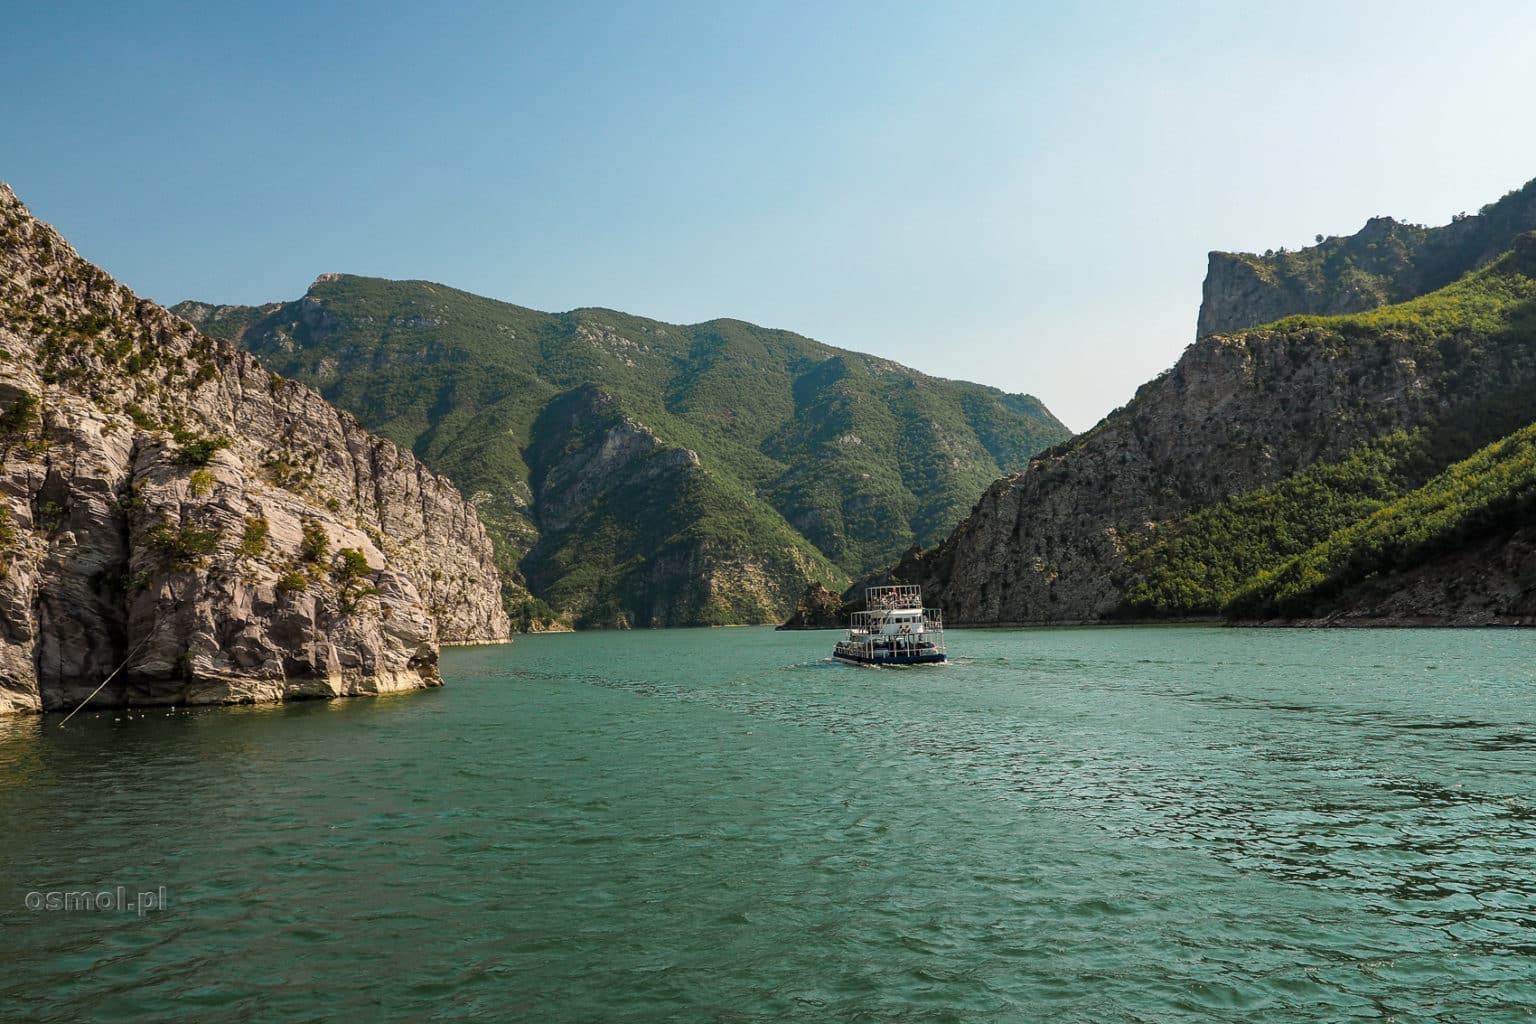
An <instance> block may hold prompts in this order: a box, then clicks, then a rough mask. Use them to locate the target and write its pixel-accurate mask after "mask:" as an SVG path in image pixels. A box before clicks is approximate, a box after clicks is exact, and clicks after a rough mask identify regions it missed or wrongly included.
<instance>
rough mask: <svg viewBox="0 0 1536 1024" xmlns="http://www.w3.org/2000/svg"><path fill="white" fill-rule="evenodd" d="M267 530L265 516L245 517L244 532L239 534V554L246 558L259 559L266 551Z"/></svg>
mask: <svg viewBox="0 0 1536 1024" xmlns="http://www.w3.org/2000/svg"><path fill="white" fill-rule="evenodd" d="M268 530H269V526H268V524H267V517H266V516H246V517H245V530H244V532H242V533H241V534H240V554H241V555H243V556H244V557H246V558H260V557H261V556H262V554H263V553H264V552H265V551H266V550H267V532H268Z"/></svg>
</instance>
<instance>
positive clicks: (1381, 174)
mask: <svg viewBox="0 0 1536 1024" xmlns="http://www.w3.org/2000/svg"><path fill="white" fill-rule="evenodd" d="M7 35H8V37H9V38H8V40H7V45H6V51H7V54H6V61H5V62H4V63H3V64H0V88H3V90H4V95H5V96H6V97H7V100H8V102H7V104H6V107H7V110H6V118H5V122H6V123H5V130H4V132H3V133H0V179H3V180H5V181H8V182H9V183H10V184H11V185H12V186H14V187H15V189H16V190H17V192H18V194H19V195H20V196H21V198H22V199H23V200H24V201H26V202H27V203H28V204H29V205H31V206H32V208H33V210H34V211H35V212H36V213H37V214H38V216H40V217H42V218H44V219H45V220H48V221H51V222H52V223H54V224H55V225H56V226H57V227H58V228H59V229H60V230H61V231H63V233H64V234H65V235H66V236H67V237H68V238H69V239H70V240H71V241H72V242H74V243H75V245H76V247H77V248H78V249H79V250H80V251H81V252H82V253H83V254H84V255H85V256H87V257H88V258H90V259H92V260H94V261H96V262H98V263H100V264H101V265H102V266H103V267H105V268H106V269H107V270H108V271H110V272H111V273H113V274H114V275H116V276H117V277H118V278H119V279H121V280H123V281H124V282H126V283H127V284H129V285H130V286H131V287H133V288H134V289H135V290H137V291H139V292H140V293H141V294H144V295H146V296H148V297H151V298H154V299H157V300H160V301H162V302H166V303H170V302H175V301H177V300H179V299H182V298H200V299H206V300H211V301H223V302H246V303H252V302H261V301H268V300H273V299H288V298H294V297H296V296H298V295H299V294H301V293H302V292H303V290H304V289H305V288H306V287H307V286H308V284H309V282H310V281H311V280H312V279H313V278H314V277H315V276H316V275H317V274H320V273H323V272H326V271H346V272H351V273H359V274H373V275H379V276H386V277H412V278H428V279H432V280H437V281H442V282H445V283H448V284H451V285H455V286H457V287H460V288H466V289H468V290H470V291H474V292H479V293H482V294H486V295H492V296H495V297H497V298H503V299H507V300H509V301H512V302H517V303H520V304H523V305H528V306H533V307H536V308H540V309H548V310H563V309H569V308H572V307H576V306H610V307H615V308H619V309H624V310H627V311H629V312H633V313H638V314H643V315H647V316H653V317H657V318H659V319H663V320H672V321H690V322H691V321H698V320H705V319H709V318H711V317H716V316H731V317H738V318H741V319H744V320H751V321H754V322H757V323H761V324H766V325H770V326H774V327H784V328H788V329H791V330H795V331H799V332H801V333H804V334H809V335H811V336H813V337H816V338H819V339H821V340H823V341H826V342H829V343H831V344H835V345H842V346H845V347H849V348H854V349H860V350H863V351H868V352H874V353H878V354H880V355H884V356H887V357H890V358H893V359H897V360H900V361H902V362H905V363H908V364H910V365H913V366H916V367H918V368H920V369H923V370H926V371H928V372H930V373H936V374H941V375H945V376H953V377H963V378H969V379H974V380H981V381H984V382H986V383H990V384H994V385H996V386H999V387H1003V388H1006V389H1008V390H1010V391H1028V392H1031V393H1033V394H1036V395H1038V396H1039V397H1040V398H1042V399H1044V400H1045V402H1046V403H1047V404H1048V405H1050V406H1051V408H1052V409H1054V410H1055V411H1056V413H1057V414H1058V415H1059V416H1061V417H1062V418H1063V419H1064V420H1065V421H1066V422H1067V424H1068V425H1069V426H1071V427H1073V428H1076V429H1083V428H1086V427H1088V426H1089V425H1091V424H1092V423H1093V422H1094V421H1095V420H1096V419H1097V418H1098V417H1100V416H1101V415H1103V414H1104V413H1106V412H1107V411H1109V410H1110V409H1112V408H1113V407H1115V406H1117V405H1120V404H1122V403H1123V402H1125V401H1126V400H1127V399H1128V398H1129V397H1130V396H1131V394H1132V393H1133V392H1134V390H1135V388H1136V386H1137V385H1138V384H1140V383H1141V382H1142V381H1144V380H1146V379H1147V378H1149V377H1151V376H1153V375H1155V374H1156V373H1158V372H1159V371H1160V370H1162V369H1164V368H1165V367H1167V366H1169V365H1171V364H1172V363H1173V361H1174V360H1175V359H1177V358H1178V355H1179V353H1180V351H1182V349H1183V347H1184V346H1185V345H1186V344H1188V342H1189V341H1191V340H1192V336H1193V333H1194V323H1195V313H1196V310H1197V308H1198V305H1199V300H1200V281H1201V278H1202V277H1203V275H1204V272H1205V254H1206V252H1207V251H1208V250H1210V249H1258V250H1263V249H1265V248H1269V247H1274V246H1280V245H1285V246H1289V247H1293V248H1294V247H1298V246H1301V245H1304V244H1306V243H1308V242H1310V240H1311V239H1312V236H1313V235H1314V234H1315V233H1318V232H1322V233H1325V234H1334V233H1345V232H1350V231H1353V230H1355V229H1356V228H1358V227H1359V226H1360V225H1361V224H1362V223H1363V222H1364V221H1365V219H1366V218H1367V217H1368V216H1371V215H1373V214H1381V213H1390V214H1392V215H1394V216H1397V217H1400V218H1402V219H1406V220H1414V221H1421V222H1426V223H1442V222H1444V221H1446V220H1449V218H1450V216H1451V215H1452V214H1453V213H1456V212H1458V211H1461V210H1475V209H1476V208H1477V207H1478V206H1480V205H1482V204H1483V203H1485V202H1489V201H1491V200H1493V199H1496V198H1498V197H1499V196H1500V195H1502V194H1503V193H1504V192H1506V191H1508V190H1509V189H1511V188H1514V187H1517V186H1519V185H1521V184H1523V183H1524V182H1525V181H1527V180H1529V179H1530V178H1532V177H1536V133H1533V132H1532V131H1531V130H1530V124H1531V109H1532V101H1533V97H1536V58H1533V56H1532V54H1533V53H1536V5H1532V4H1527V3H1478V2H1461V3H1456V4H1447V3H1433V4H1431V3H1421V4H1413V3H1364V2H1361V3H1350V2H1345V0H1333V2H1330V3H1297V2H1291V3H1263V4H1260V3H1253V4H1242V3H1234V2H1232V0H1225V2H1222V3H1178V4H1166V5H1154V4H1151V3H1124V4H1070V5H1068V4H1060V5H1050V6H1046V5H1029V4H1023V3H955V4H938V3H932V4H922V5H919V4H905V3H875V2H866V3H788V2H773V3H756V4H746V3H729V2H714V3H650V4H647V3H592V4H555V3H550V4H509V3H478V4H456V3H441V4H437V5H435V6H433V7H432V8H430V9H426V8H424V6H423V5H418V4H411V5H404V4H383V3H381V4H355V5H341V4H325V3H314V4H311V3H304V4H290V3H265V4H247V5H242V6H240V7H236V6H233V5H222V4H209V3H196V4H193V3H184V4H173V3H152V2H141V3H134V4H122V3H113V4H99V5H98V4H32V5H26V6H25V7H19V8H18V9H17V10H14V11H12V12H10V13H9V14H8V15H7Z"/></svg>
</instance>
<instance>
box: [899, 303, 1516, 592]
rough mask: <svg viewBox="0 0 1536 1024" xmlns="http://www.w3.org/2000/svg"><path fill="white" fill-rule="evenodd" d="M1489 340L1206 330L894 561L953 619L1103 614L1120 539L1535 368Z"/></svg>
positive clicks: (1117, 573) (1119, 561)
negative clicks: (939, 536) (1424, 342)
mask: <svg viewBox="0 0 1536 1024" xmlns="http://www.w3.org/2000/svg"><path fill="white" fill-rule="evenodd" d="M1484 340H1485V339H1479V338H1476V337H1474V336H1465V337H1459V338H1457V339H1456V340H1455V342H1454V343H1452V344H1447V345H1445V346H1442V347H1438V348H1430V349H1427V350H1426V349H1424V348H1413V347H1411V346H1409V345H1407V344H1405V343H1404V342H1403V341H1402V339H1400V338H1398V337H1395V336H1394V335H1392V334H1390V333H1387V334H1377V335H1373V336H1363V337H1358V338H1352V339H1350V340H1349V341H1348V342H1347V343H1345V341H1344V340H1343V339H1342V338H1341V337H1339V336H1338V335H1337V334H1334V333H1330V332H1329V331H1327V330H1326V329H1323V328H1314V327H1309V328H1299V329H1292V330H1287V331H1276V330H1259V331H1249V332H1245V333H1240V334H1233V335H1226V336H1212V337H1206V338H1203V339H1201V340H1200V341H1198V342H1196V343H1195V344H1194V345H1192V346H1190V347H1189V349H1187V350H1186V351H1185V354H1184V356H1183V357H1182V358H1181V359H1180V360H1179V362H1178V363H1177V365H1175V366H1174V368H1173V369H1172V370H1170V371H1169V372H1167V373H1165V374H1163V375H1162V376H1161V377H1159V378H1157V379H1156V380H1154V381H1152V382H1150V383H1148V384H1146V385H1144V386H1143V387H1142V388H1141V389H1140V391H1138V392H1137V394H1136V397H1135V399H1134V400H1133V401H1132V402H1131V403H1130V404H1129V405H1128V406H1127V407H1125V408H1124V409H1121V410H1118V411H1117V412H1115V413H1112V414H1111V415H1110V416H1109V417H1107V418H1106V419H1105V420H1104V421H1103V422H1102V423H1100V424H1099V425H1098V426H1097V427H1095V428H1094V429H1093V430H1091V431H1089V432H1088V433H1087V434H1085V435H1083V436H1081V437H1079V438H1077V439H1075V440H1074V441H1072V442H1069V443H1068V444H1066V445H1063V446H1059V447H1058V448H1055V449H1052V450H1050V451H1048V452H1046V453H1044V454H1043V455H1041V456H1040V457H1039V458H1037V459H1036V460H1035V461H1034V462H1033V463H1031V464H1030V466H1029V467H1028V468H1027V469H1026V470H1025V471H1024V472H1022V473H1016V474H1013V475H1012V476H1008V477H1004V478H1003V479H1001V480H998V481H997V482H996V483H994V484H993V485H992V486H991V487H990V488H988V490H987V491H986V492H985V493H984V494H983V495H982V497H981V500H980V501H979V502H978V503H977V504H976V506H975V507H974V508H973V509H972V511H971V514H970V515H969V516H968V517H967V518H966V519H965V520H964V521H963V522H962V523H961V524H960V526H959V527H958V528H957V529H956V530H955V532H954V533H953V534H952V535H951V537H950V538H949V539H948V540H947V541H946V542H945V543H944V544H943V545H941V546H940V547H939V548H937V549H935V550H933V551H931V552H928V553H926V554H922V555H917V556H911V557H909V558H907V559H906V560H905V561H904V563H903V564H902V565H901V566H899V567H898V570H897V574H898V576H900V577H901V578H903V579H907V580H911V581H914V582H920V583H922V584H923V585H924V586H925V588H926V596H927V597H928V599H929V600H930V601H934V600H936V601H937V602H938V603H939V604H941V605H942V606H943V608H944V609H945V613H946V615H947V616H948V618H949V620H950V621H951V622H954V623H998V622H1081V621H1095V620H1099V619H1102V618H1104V617H1106V616H1112V615H1114V614H1116V613H1117V612H1118V611H1119V610H1120V608H1121V605H1122V601H1123V597H1124V588H1125V586H1126V583H1127V581H1126V580H1125V578H1124V574H1123V569H1124V565H1123V562H1124V557H1125V553H1126V542H1127V540H1128V539H1129V538H1131V537H1133V536H1144V535H1146V534H1147V533H1148V532H1149V531H1153V530H1155V529H1156V528H1157V525H1158V524H1159V523H1161V522H1163V521H1166V520H1169V519H1173V518H1175V517H1178V516H1180V515H1183V514H1185V513H1187V512H1189V511H1191V510H1193V509H1196V508H1200V507H1203V506H1205V505H1209V504H1211V503H1213V502H1215V501H1218V500H1220V499H1222V498H1224V497H1226V496H1228V495H1231V494H1240V493H1243V492H1246V491H1250V490H1252V489H1254V488H1257V487H1260V486H1264V485H1266V484H1270V483H1273V482H1275V481H1277V480H1280V479H1281V478H1283V477H1285V476H1286V475H1288V474H1290V473H1292V472H1294V471H1295V470H1297V469H1299V468H1301V467H1304V466H1307V465H1310V464H1311V463H1313V462H1316V461H1318V460H1321V459H1327V458H1331V457H1336V456H1337V455H1339V454H1340V453H1342V452H1343V451H1345V450H1346V449H1348V448H1349V447H1351V446H1352V445H1354V444H1356V443H1358V442H1360V441H1362V440H1365V439H1367V438H1370V437H1375V436H1379V435H1381V434H1384V433H1388V432H1390V431H1393V430H1397V429H1402V428H1407V427H1412V426H1414V425H1417V424H1420V423H1423V422H1425V421H1426V420H1428V419H1429V418H1431V417H1433V416H1435V415H1438V414H1440V413H1442V412H1444V411H1445V410H1446V409H1447V408H1449V407H1450V406H1452V405H1454V404H1457V403H1469V402H1474V401H1477V400H1478V399H1479V398H1480V397H1483V396H1487V395H1491V394H1494V393H1495V392H1498V391H1499V390H1500V389H1503V388H1506V387H1508V386H1509V385H1510V384H1511V383H1513V382H1516V381H1522V380H1525V381H1529V380H1532V379H1536V356H1533V353H1532V350H1531V347H1530V346H1526V345H1510V344H1506V345H1500V346H1489V347H1487V348H1486V349H1483V348H1482V343H1483V341H1484ZM1474 352H1475V353H1476V357H1475V358H1474V357H1473V356H1472V353H1474Z"/></svg>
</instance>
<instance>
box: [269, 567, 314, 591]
mask: <svg viewBox="0 0 1536 1024" xmlns="http://www.w3.org/2000/svg"><path fill="white" fill-rule="evenodd" d="M308 587H309V577H308V576H305V575H304V574H303V573H301V572H285V573H283V574H282V575H281V576H279V577H278V578H277V592H278V593H280V594H293V593H297V592H298V591H301V590H304V589H306V588H308Z"/></svg>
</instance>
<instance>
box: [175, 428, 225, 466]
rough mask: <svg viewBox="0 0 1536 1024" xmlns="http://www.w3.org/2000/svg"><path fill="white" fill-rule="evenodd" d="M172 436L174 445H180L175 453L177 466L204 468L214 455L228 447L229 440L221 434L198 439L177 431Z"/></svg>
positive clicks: (182, 431) (186, 432)
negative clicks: (174, 440) (174, 439)
mask: <svg viewBox="0 0 1536 1024" xmlns="http://www.w3.org/2000/svg"><path fill="white" fill-rule="evenodd" d="M174 436H175V438H176V443H177V444H179V445H181V448H180V450H179V451H177V452H176V464H177V465H178V466H206V465H208V463H210V462H212V461H213V457H214V456H215V455H217V454H218V453H219V452H221V451H223V450H224V449H225V448H228V447H229V438H227V437H225V436H224V435H223V434H216V435H214V436H213V437H198V436H197V435H196V434H192V433H190V432H188V431H185V430H178V431H176V433H175V435H174Z"/></svg>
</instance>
